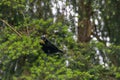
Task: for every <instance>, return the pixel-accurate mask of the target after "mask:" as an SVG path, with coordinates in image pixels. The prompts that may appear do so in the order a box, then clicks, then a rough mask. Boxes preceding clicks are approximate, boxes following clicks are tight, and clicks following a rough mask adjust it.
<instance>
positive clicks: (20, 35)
mask: <svg viewBox="0 0 120 80" xmlns="http://www.w3.org/2000/svg"><path fill="white" fill-rule="evenodd" d="M0 21H2V22H3V23H5V24H6V25H7V26H9V27H10V28H11V29H12V30H13V31H14V32H15V33H16V34H17V35H18V36H20V37H22V35H21V34H20V33H19V32H18V31H17V30H16V29H14V28H13V27H12V26H11V25H10V24H9V23H8V22H7V21H5V20H3V19H0Z"/></svg>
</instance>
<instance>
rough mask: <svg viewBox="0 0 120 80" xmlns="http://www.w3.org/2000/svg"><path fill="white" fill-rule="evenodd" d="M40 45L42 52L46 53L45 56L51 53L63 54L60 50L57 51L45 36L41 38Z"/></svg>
mask: <svg viewBox="0 0 120 80" xmlns="http://www.w3.org/2000/svg"><path fill="white" fill-rule="evenodd" d="M41 40H42V41H41V43H40V44H41V45H42V50H43V51H44V52H45V53H47V54H52V53H57V52H61V53H63V51H62V50H60V49H58V48H57V47H56V46H55V45H54V44H52V43H51V42H50V41H49V40H48V39H47V38H46V37H45V36H42V37H41Z"/></svg>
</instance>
